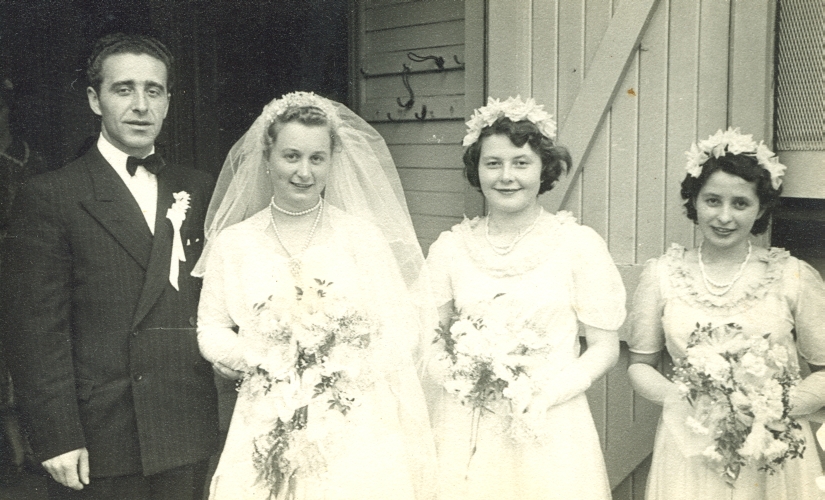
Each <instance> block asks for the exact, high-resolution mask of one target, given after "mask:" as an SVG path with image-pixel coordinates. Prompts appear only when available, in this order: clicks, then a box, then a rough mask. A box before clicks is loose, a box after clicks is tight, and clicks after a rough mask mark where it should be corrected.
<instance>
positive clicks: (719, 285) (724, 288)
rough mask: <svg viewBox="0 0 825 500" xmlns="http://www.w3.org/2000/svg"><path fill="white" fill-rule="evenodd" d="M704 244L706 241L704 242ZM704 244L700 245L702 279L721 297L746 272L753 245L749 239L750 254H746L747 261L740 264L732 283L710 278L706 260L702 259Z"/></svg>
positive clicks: (710, 289)
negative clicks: (706, 269)
mask: <svg viewBox="0 0 825 500" xmlns="http://www.w3.org/2000/svg"><path fill="white" fill-rule="evenodd" d="M702 245H704V242H702ZM702 245H699V251H698V253H699V270H700V271H701V272H702V281H704V283H705V289H706V290H707V291H708V292H709V293H710V294H712V295H716V296H717V297H721V296H722V295H725V294H726V293H728V292H729V291H730V289H731V288H733V285H735V284H736V282H737V281H739V278H741V277H742V273H744V272H745V267H746V266H747V265H748V261H750V260H751V252H752V251H753V245H751V242H750V241H748V255H746V256H745V261H744V262H742V264H741V265H740V266H739V270H738V271H737V272H736V274H735V275H734V276H733V279H732V280H731V281H730V283H717V282H715V281H713V280H712V279H710V278H709V277H708V275H707V273H706V272H705V262H704V261H703V260H702ZM713 288H721V289H722V290H719V291H716V290H714V289H713Z"/></svg>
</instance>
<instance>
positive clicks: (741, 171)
mask: <svg viewBox="0 0 825 500" xmlns="http://www.w3.org/2000/svg"><path fill="white" fill-rule="evenodd" d="M687 157H688V162H687V175H686V176H685V179H684V181H682V190H681V195H682V198H683V199H684V200H685V203H684V205H685V208H686V209H687V216H688V218H689V219H690V220H692V221H693V222H694V224H696V225H697V226H698V227H699V231H700V232H701V234H702V242H701V244H700V245H699V246H698V247H697V248H691V249H688V248H684V247H682V246H680V245H677V244H673V245H672V246H671V248H670V249H669V250H668V251H667V252H666V253H665V254H664V255H663V256H662V257H660V258H658V259H651V260H650V261H648V263H647V264H646V266H645V270H644V272H643V274H642V277H641V281H640V283H639V286H638V288H637V290H636V293H635V296H634V301H633V310H632V313H631V324H632V335H631V340H630V342H629V345H630V351H631V358H630V363H631V364H630V367H629V368H628V375H629V376H630V379H631V382H632V384H633V387H634V389H635V390H636V391H637V392H638V393H639V394H640V395H642V396H644V397H645V398H647V399H649V400H651V401H653V402H655V403H658V404H660V405H663V412H662V419H661V421H660V423H659V428H658V430H657V434H656V442H655V446H654V451H653V463H652V466H651V470H650V474H649V477H648V483H647V497H646V498H647V500H658V499H666V500H680V499H684V500H702V499H707V500H717V499H737V500H760V499H764V500H783V499H784V500H792V499H797V500H802V499H814V498H821V497H820V495H821V493H820V492H819V491H818V489H817V487H816V484H815V478H816V477H817V476H818V475H819V474H820V473H821V465H820V463H819V459H818V457H817V452H816V448H815V444H814V441H813V436H812V435H811V430H810V427H809V425H808V422H807V421H806V420H805V419H806V416H808V415H810V414H811V413H813V412H816V411H817V410H819V409H820V408H821V407H822V406H823V404H825V371H819V370H820V369H821V368H822V367H823V366H825V286H824V285H823V283H822V279H821V278H820V276H819V274H818V273H817V272H816V271H815V270H814V269H813V268H811V267H810V266H809V265H808V264H806V263H804V262H802V261H800V260H798V259H796V258H794V257H791V256H790V254H788V252H786V251H784V250H782V249H779V248H770V249H766V248H759V247H757V246H755V245H754V244H753V243H752V242H751V235H752V234H753V235H758V234H762V233H764V232H765V231H766V230H767V228H768V224H769V220H770V216H771V212H772V210H773V209H774V207H775V206H776V205H777V203H778V201H779V196H780V194H781V192H782V176H783V174H784V171H785V167H784V166H783V165H782V164H780V163H779V161H778V159H777V158H776V156H775V155H774V154H773V153H772V152H771V151H770V150H769V149H768V147H767V146H765V144H763V143H759V144H757V143H756V142H755V141H753V139H752V136H750V135H743V134H741V133H740V132H739V129H732V128H731V129H728V130H727V131H725V132H723V131H722V130H719V131H718V132H717V133H716V134H715V135H713V136H711V137H709V138H708V139H707V140H704V141H699V142H698V143H694V144H693V146H692V147H691V149H690V151H688V152H687ZM708 335H709V336H708ZM734 345H736V347H734ZM697 347H698V348H701V349H705V350H704V351H697V350H696V348H697ZM665 350H667V353H668V354H670V356H671V357H672V358H673V359H674V363H675V365H676V367H677V369H676V371H675V377H674V378H673V379H672V380H671V379H669V378H667V377H665V376H664V375H663V374H662V373H661V372H660V371H659V369H658V367H659V365H660V358H661V356H662V353H663V352H664V351H665ZM732 352H738V353H743V352H747V354H744V355H742V356H738V355H731V353H732ZM694 353H703V355H698V354H694ZM797 355H800V356H801V358H798V356H797ZM711 358H713V359H711ZM797 359H801V360H803V361H804V362H806V363H807V364H809V365H810V367H811V369H812V371H813V374H812V375H809V376H808V377H807V378H804V379H803V380H801V381H800V382H797V380H798V375H799V373H800V366H799V363H798V362H797ZM713 362H715V363H716V365H715V366H720V365H719V363H720V362H721V366H722V367H723V368H724V367H725V366H734V367H735V368H734V369H730V370H729V372H728V373H729V374H730V378H727V377H728V375H727V374H724V378H725V379H726V380H727V382H726V383H727V384H728V385H727V389H725V391H726V392H727V394H728V397H727V402H728V403H729V404H724V403H725V401H723V402H722V404H718V405H716V406H715V408H713V409H709V408H708V407H706V406H704V404H705V402H706V401H707V400H708V398H709V397H710V396H709V394H710V393H709V392H708V389H707V387H709V386H710V384H715V382H712V380H716V378H715V376H714V377H710V378H705V379H704V383H705V387H704V388H702V387H698V388H697V387H695V386H693V385H692V384H686V383H685V378H684V374H685V373H686V372H685V370H684V367H686V366H687V367H688V370H695V369H696V368H697V367H700V366H701V365H703V364H704V368H703V370H704V373H711V372H714V369H713V368H712V367H711V364H712V363H713ZM726 363H729V364H730V365H728V364H726ZM739 368H741V370H740V369H739ZM715 373H720V372H719V371H718V370H716V371H715ZM772 373H776V374H787V377H786V378H784V379H783V378H781V377H779V378H777V377H773V376H771V377H768V376H767V374H772ZM753 380H760V381H761V383H760V385H761V386H757V385H756V384H753V382H752V381H753ZM691 387H693V388H694V391H692V392H691V390H690V389H691ZM741 387H746V388H747V387H750V390H749V391H748V390H746V391H744V392H742V391H741V390H740V389H739V388H741ZM771 387H772V388H774V389H775V390H773V391H771V390H769V388H771ZM734 388H735V389H734ZM743 394H744V395H743ZM687 396H690V400H691V402H692V404H689V403H688V402H687ZM714 412H723V415H725V416H724V417H720V414H718V413H716V414H715V413H714ZM727 415H729V416H730V419H728V417H727ZM726 419H727V420H726ZM748 427H750V429H751V431H747V429H748ZM746 436H747V437H746ZM802 440H804V443H802ZM797 445H802V446H797ZM803 446H806V447H807V449H806V450H805V451H804V453H803V454H802V457H798V456H797V455H798V454H797V453H794V450H795V449H799V448H801V447H803ZM766 468H773V469H775V472H774V473H770V472H769V471H767V470H766Z"/></svg>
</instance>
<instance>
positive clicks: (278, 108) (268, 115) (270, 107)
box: [264, 92, 340, 128]
mask: <svg viewBox="0 0 825 500" xmlns="http://www.w3.org/2000/svg"><path fill="white" fill-rule="evenodd" d="M306 106H312V107H315V108H318V109H320V110H321V111H323V112H324V114H325V115H327V118H328V119H329V121H330V125H332V127H333V128H337V126H338V125H339V122H340V120H339V118H338V113H337V112H336V111H335V108H334V107H333V106H332V105H331V104H330V103H329V101H327V100H326V99H324V98H322V97H321V96H319V95H316V94H314V93H312V92H291V93H289V94H285V95H283V96H282V97H281V98H280V99H275V100H274V101H272V102H271V103H269V104H267V105H266V107H265V108H264V119H265V123H266V126H267V127H268V126H269V125H270V124H271V123H272V122H273V121H275V118H276V117H278V116H280V115H282V114H284V113H285V112H286V110H287V109H289V108H301V107H306Z"/></svg>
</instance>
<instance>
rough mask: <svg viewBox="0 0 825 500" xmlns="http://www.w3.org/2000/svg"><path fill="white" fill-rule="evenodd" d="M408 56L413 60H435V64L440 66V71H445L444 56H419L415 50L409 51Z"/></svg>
mask: <svg viewBox="0 0 825 500" xmlns="http://www.w3.org/2000/svg"><path fill="white" fill-rule="evenodd" d="M407 57H408V58H409V59H410V60H411V61H415V62H424V61H429V60H433V61H435V65H436V66H437V67H438V71H444V58H443V57H441V56H419V55H418V54H415V53H413V52H407Z"/></svg>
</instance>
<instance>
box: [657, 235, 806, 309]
mask: <svg viewBox="0 0 825 500" xmlns="http://www.w3.org/2000/svg"><path fill="white" fill-rule="evenodd" d="M686 253H687V249H686V248H685V247H683V246H682V245H679V244H678V243H673V244H672V245H671V246H670V248H669V249H668V251H667V252H666V253H665V259H666V262H667V269H668V273H669V277H670V286H671V287H672V288H673V289H674V290H675V291H676V292H677V294H678V295H679V297H680V298H682V299H683V300H685V301H687V302H689V303H691V304H694V305H697V306H699V307H702V308H705V309H710V310H715V311H718V312H720V313H727V314H735V313H739V312H742V311H745V310H747V309H749V308H750V307H752V306H753V305H754V304H755V303H756V302H758V301H759V300H761V299H763V298H764V297H765V295H766V294H767V293H768V291H769V290H770V288H771V286H773V284H774V283H776V282H778V281H779V280H780V279H782V274H783V270H784V268H785V265H786V263H787V261H788V259H789V258H790V256H791V254H790V252H788V251H787V250H785V249H783V248H776V247H771V248H769V249H768V250H767V251H766V252H765V253H762V252H759V255H758V256H756V257H755V258H756V259H757V260H758V261H760V262H764V263H765V264H766V267H765V273H764V274H763V275H762V276H761V277H760V278H759V279H755V280H749V281H747V282H746V283H745V286H744V287H741V288H738V289H735V290H731V292H729V293H727V294H725V295H722V296H717V295H713V294H711V293H710V292H708V291H707V290H706V289H705V287H704V284H703V283H702V281H701V277H700V276H699V275H698V274H697V273H696V272H691V271H690V270H689V269H688V268H687V263H686V262H685V254H686Z"/></svg>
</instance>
